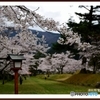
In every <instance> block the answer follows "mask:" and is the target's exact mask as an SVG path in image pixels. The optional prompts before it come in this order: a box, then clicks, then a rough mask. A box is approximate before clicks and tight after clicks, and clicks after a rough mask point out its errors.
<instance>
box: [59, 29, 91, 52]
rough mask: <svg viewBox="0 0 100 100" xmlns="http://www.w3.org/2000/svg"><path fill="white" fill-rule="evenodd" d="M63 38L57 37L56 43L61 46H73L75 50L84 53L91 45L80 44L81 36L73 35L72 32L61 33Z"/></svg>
mask: <svg viewBox="0 0 100 100" xmlns="http://www.w3.org/2000/svg"><path fill="white" fill-rule="evenodd" d="M61 34H62V35H63V36H64V38H62V37H59V39H58V41H57V42H58V43H59V44H61V45H68V44H69V45H70V46H71V45H73V44H74V47H75V49H78V50H82V51H85V50H86V49H87V48H90V47H91V45H90V44H89V43H86V42H83V43H82V42H81V35H78V33H73V32H72V31H66V32H65V33H61Z"/></svg>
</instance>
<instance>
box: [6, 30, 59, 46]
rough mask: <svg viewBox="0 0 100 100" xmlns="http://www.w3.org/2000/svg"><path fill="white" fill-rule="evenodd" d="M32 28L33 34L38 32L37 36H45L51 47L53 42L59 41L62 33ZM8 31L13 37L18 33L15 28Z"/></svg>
mask: <svg viewBox="0 0 100 100" xmlns="http://www.w3.org/2000/svg"><path fill="white" fill-rule="evenodd" d="M30 30H31V31H32V33H33V34H37V37H39V38H41V37H42V36H44V38H45V41H46V44H48V46H49V47H51V46H52V44H53V43H55V42H57V40H58V38H59V37H60V34H58V33H53V32H49V31H46V32H43V31H38V30H32V29H30ZM8 31H9V33H10V34H9V37H13V36H15V35H16V34H17V33H18V31H15V30H14V29H13V28H12V29H11V28H10V29H9V30H7V31H6V32H7V33H8Z"/></svg>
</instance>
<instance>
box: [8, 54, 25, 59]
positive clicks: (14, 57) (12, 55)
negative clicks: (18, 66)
mask: <svg viewBox="0 0 100 100" xmlns="http://www.w3.org/2000/svg"><path fill="white" fill-rule="evenodd" d="M9 59H12V60H25V58H24V56H23V54H20V55H17V54H8V56H7V60H9Z"/></svg>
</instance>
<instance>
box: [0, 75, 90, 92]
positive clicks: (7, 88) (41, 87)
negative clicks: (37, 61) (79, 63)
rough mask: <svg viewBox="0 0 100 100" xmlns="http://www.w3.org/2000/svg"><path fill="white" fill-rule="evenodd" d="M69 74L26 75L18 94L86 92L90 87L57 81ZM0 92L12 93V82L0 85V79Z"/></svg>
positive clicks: (67, 76) (62, 79)
mask: <svg viewBox="0 0 100 100" xmlns="http://www.w3.org/2000/svg"><path fill="white" fill-rule="evenodd" d="M71 76H72V75H68V74H62V75H55V76H54V75H51V76H50V77H49V79H46V80H45V79H44V77H43V76H37V77H28V78H27V79H26V80H24V81H23V84H22V85H20V84H19V94H69V93H70V92H71V91H76V92H79V91H80V92H87V91H88V89H90V87H88V86H87V87H86V86H78V85H73V84H68V83H66V82H64V83H63V82H59V81H58V80H59V79H61V80H60V81H64V80H66V79H67V78H69V77H71ZM55 78H56V79H55ZM54 79H55V80H56V81H54ZM0 94H14V82H13V81H10V82H7V83H5V84H4V85H2V82H1V81H0Z"/></svg>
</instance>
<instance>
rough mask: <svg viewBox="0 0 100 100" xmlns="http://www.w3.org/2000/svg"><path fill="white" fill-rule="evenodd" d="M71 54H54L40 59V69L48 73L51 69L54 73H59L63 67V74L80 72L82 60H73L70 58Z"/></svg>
mask: <svg viewBox="0 0 100 100" xmlns="http://www.w3.org/2000/svg"><path fill="white" fill-rule="evenodd" d="M69 55H70V52H68V53H66V54H64V53H61V54H53V55H52V56H50V55H48V56H47V57H46V58H41V59H40V65H39V69H41V70H44V71H46V70H47V69H49V70H50V71H52V72H58V70H61V67H63V72H75V71H77V70H80V69H81V68H82V67H83V66H81V60H75V59H71V58H69V57H68V56H69Z"/></svg>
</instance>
